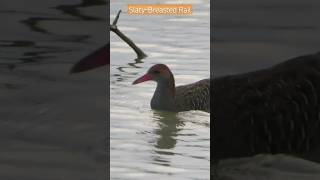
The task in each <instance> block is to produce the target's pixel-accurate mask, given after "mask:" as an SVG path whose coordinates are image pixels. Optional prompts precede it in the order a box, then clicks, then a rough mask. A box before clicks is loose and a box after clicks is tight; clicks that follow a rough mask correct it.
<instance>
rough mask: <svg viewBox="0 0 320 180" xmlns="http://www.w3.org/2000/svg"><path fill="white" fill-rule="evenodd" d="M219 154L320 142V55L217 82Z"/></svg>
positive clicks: (310, 146)
mask: <svg viewBox="0 0 320 180" xmlns="http://www.w3.org/2000/svg"><path fill="white" fill-rule="evenodd" d="M212 90H213V91H212V93H213V107H214V114H213V118H214V125H213V126H214V129H213V137H214V139H213V142H214V152H215V156H216V158H229V157H239V156H248V155H254V154H257V153H290V154H303V153H308V152H311V151H313V150H314V149H316V148H318V147H320V54H319V53H318V54H315V55H308V56H301V57H298V58H294V59H291V60H288V61H286V62H284V63H281V64H278V65H276V66H273V67H271V68H269V69H265V70H261V71H256V72H252V73H247V74H242V75H235V76H227V77H222V78H218V79H215V80H214V82H213V88H212Z"/></svg>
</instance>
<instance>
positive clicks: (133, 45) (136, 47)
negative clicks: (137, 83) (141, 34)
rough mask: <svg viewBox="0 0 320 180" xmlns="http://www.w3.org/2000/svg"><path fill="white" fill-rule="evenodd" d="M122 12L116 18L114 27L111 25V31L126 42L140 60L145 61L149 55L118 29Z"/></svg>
mask: <svg viewBox="0 0 320 180" xmlns="http://www.w3.org/2000/svg"><path fill="white" fill-rule="evenodd" d="M120 13H121V10H119V11H118V14H117V16H116V18H115V19H114V21H113V23H112V25H110V31H112V32H114V33H116V34H117V35H118V36H119V37H120V38H121V39H122V40H123V41H125V42H126V43H127V44H128V45H129V46H130V47H131V48H132V49H133V50H134V51H135V52H136V54H137V56H138V59H143V58H145V57H147V55H146V54H145V53H144V52H143V51H142V50H141V49H140V48H139V47H138V46H137V45H136V44H135V43H134V42H133V41H132V40H131V39H129V38H128V37H127V36H126V35H125V34H123V33H122V32H121V31H120V30H119V29H118V27H117V23H118V19H119V16H120Z"/></svg>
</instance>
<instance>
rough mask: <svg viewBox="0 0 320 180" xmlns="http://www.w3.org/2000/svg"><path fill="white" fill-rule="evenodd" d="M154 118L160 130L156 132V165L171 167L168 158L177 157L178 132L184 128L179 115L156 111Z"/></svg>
mask: <svg viewBox="0 0 320 180" xmlns="http://www.w3.org/2000/svg"><path fill="white" fill-rule="evenodd" d="M153 117H154V119H155V120H157V123H158V128H157V129H155V130H154V134H156V135H158V137H157V139H156V142H155V143H154V147H155V150H154V152H155V156H154V157H153V159H154V163H156V164H161V165H165V166H170V161H169V160H168V156H173V155H175V153H174V151H173V149H174V148H175V146H176V144H177V137H178V132H179V131H180V130H181V129H182V127H183V126H184V122H183V121H181V119H180V118H179V116H178V114H177V113H173V112H164V111H154V112H153Z"/></svg>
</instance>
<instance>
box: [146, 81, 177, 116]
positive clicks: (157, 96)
mask: <svg viewBox="0 0 320 180" xmlns="http://www.w3.org/2000/svg"><path fill="white" fill-rule="evenodd" d="M174 100H175V83H174V79H173V77H172V78H170V79H168V80H163V81H160V82H158V83H157V88H156V90H155V92H154V94H153V97H152V100H151V107H152V108H153V109H159V110H172V109H174V106H175V105H174V104H175V103H174Z"/></svg>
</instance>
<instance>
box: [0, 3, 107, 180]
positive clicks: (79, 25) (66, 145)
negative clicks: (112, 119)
mask: <svg viewBox="0 0 320 180" xmlns="http://www.w3.org/2000/svg"><path fill="white" fill-rule="evenodd" d="M108 13H109V12H108V11H107V6H106V1H101V0H90V1H86V0H63V1H62V0H46V1H42V0H30V1H18V0H11V1H1V2H0V20H1V26H0V32H1V33H0V107H1V108H0V129H1V130H0V134H1V135H0V139H1V140H0V142H1V143H0V144H1V145H0V146H1V147H0V177H1V179H32V180H37V179H39V180H40V179H41V180H44V179H70V180H71V179H77V180H79V179H86V180H88V179H105V177H106V176H107V175H106V172H107V171H106V169H107V168H108V167H107V164H106V159H107V152H106V144H107V134H106V132H107V130H106V129H107V121H106V117H107V115H106V111H108V110H109V108H108V106H107V103H106V102H107V98H108V96H107V95H108V90H109V88H108V87H107V82H108V79H107V76H106V75H107V73H108V72H106V68H101V69H98V70H96V71H91V72H87V73H83V74H74V75H71V74H69V70H70V68H71V67H72V65H73V64H74V63H75V62H77V61H79V60H80V59H81V58H82V57H84V56H85V55H87V54H88V53H90V52H91V51H93V50H95V49H97V48H99V47H100V46H102V45H104V44H105V43H106V42H107V41H108V30H107V24H108V23H106V17H107V14H108Z"/></svg>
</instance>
